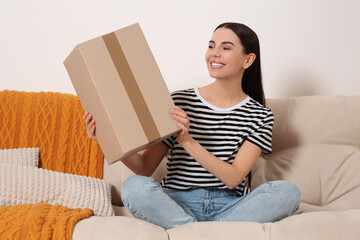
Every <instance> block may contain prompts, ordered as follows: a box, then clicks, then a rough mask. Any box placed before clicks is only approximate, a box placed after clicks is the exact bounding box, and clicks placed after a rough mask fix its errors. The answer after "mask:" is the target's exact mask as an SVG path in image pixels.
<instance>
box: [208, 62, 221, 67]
mask: <svg viewBox="0 0 360 240" xmlns="http://www.w3.org/2000/svg"><path fill="white" fill-rule="evenodd" d="M211 66H212V67H223V66H224V64H221V63H211Z"/></svg>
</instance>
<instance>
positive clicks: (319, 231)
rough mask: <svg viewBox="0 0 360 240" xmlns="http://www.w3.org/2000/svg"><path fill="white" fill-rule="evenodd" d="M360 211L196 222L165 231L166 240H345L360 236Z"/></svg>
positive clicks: (353, 239) (356, 239) (352, 239)
mask: <svg viewBox="0 0 360 240" xmlns="http://www.w3.org/2000/svg"><path fill="white" fill-rule="evenodd" d="M359 222H360V209H354V210H347V211H340V212H312V213H304V214H300V215H293V216H290V217H288V218H285V219H283V220H281V221H279V222H275V223H264V224H260V223H253V222H200V223H191V224H187V225H184V226H181V227H177V228H173V229H170V230H168V234H169V239H171V240H183V239H206V240H218V239H222V240H225V239H242V240H268V239H277V240H289V239H291V240H297V239H299V240H303V239H327V240H337V239H347V240H358V239H359V236H360V228H359V227H358V223H359Z"/></svg>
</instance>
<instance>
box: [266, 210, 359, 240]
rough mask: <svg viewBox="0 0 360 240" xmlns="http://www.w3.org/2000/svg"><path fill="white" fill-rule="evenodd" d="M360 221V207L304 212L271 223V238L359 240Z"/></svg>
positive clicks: (284, 239) (280, 239)
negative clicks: (345, 209) (344, 209)
mask: <svg viewBox="0 0 360 240" xmlns="http://www.w3.org/2000/svg"><path fill="white" fill-rule="evenodd" d="M359 222H360V209H353V210H347V211H337V212H335V211H334V212H332V211H323V212H311V213H303V214H299V215H294V216H291V217H288V218H285V219H284V220H282V221H280V222H276V223H273V224H271V226H270V227H271V238H269V239H277V240H289V239H291V240H303V239H326V240H337V239H346V240H358V239H359V236H360V228H359Z"/></svg>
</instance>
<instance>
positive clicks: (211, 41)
mask: <svg viewBox="0 0 360 240" xmlns="http://www.w3.org/2000/svg"><path fill="white" fill-rule="evenodd" d="M209 43H213V44H215V42H214V41H213V40H210V41H209ZM221 44H231V45H233V46H235V45H234V44H233V43H232V42H222V43H221Z"/></svg>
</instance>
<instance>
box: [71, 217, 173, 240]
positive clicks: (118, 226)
mask: <svg viewBox="0 0 360 240" xmlns="http://www.w3.org/2000/svg"><path fill="white" fill-rule="evenodd" d="M72 239H74V240H92V239H93V240H98V239H106V240H112V239H113V240H115V239H123V240H168V235H167V233H166V231H165V230H164V229H163V228H161V227H158V226H156V225H154V224H151V223H148V222H145V221H142V220H138V219H135V218H129V217H121V216H115V217H98V216H93V217H90V218H88V219H84V220H81V221H80V222H78V223H77V224H76V225H75V226H74V229H73V234H72Z"/></svg>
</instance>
